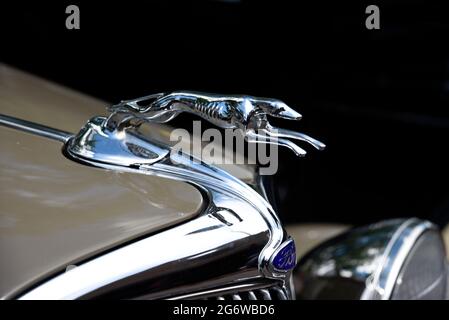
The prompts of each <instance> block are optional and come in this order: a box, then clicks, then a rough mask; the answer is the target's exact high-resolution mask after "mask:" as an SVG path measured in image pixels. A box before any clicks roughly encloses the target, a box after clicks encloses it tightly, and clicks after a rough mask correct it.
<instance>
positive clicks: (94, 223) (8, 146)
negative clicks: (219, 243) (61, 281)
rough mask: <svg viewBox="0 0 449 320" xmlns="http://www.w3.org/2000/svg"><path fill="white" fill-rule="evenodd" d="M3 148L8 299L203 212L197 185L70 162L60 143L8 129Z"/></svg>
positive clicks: (0, 266) (0, 234)
mask: <svg viewBox="0 0 449 320" xmlns="http://www.w3.org/2000/svg"><path fill="white" fill-rule="evenodd" d="M0 145H1V155H0V257H1V259H0V296H1V295H4V294H6V293H9V292H12V291H14V290H15V289H17V288H19V287H20V286H23V285H24V284H26V283H30V282H32V281H34V280H37V279H39V278H41V277H43V276H45V275H46V274H49V273H51V272H52V271H56V270H61V269H65V267H66V266H67V265H69V264H76V262H77V261H79V260H80V259H83V258H85V257H88V256H90V255H92V254H95V253H97V252H99V251H102V250H105V249H107V248H109V247H111V246H116V245H118V244H120V243H122V242H124V241H127V240H130V239H133V238H136V237H138V236H140V235H143V234H149V233H151V232H153V231H155V230H159V229H160V228H162V227H166V226H168V225H173V224H176V223H179V222H181V221H184V220H186V219H188V218H192V217H193V216H195V215H196V214H197V213H198V212H199V211H200V210H201V205H202V203H203V201H202V196H201V194H200V192H199V191H197V189H195V188H194V187H193V186H191V185H189V184H186V183H182V182H176V181H171V180H168V179H163V178H158V177H152V176H144V175H140V174H133V173H123V172H116V171H109V170H103V169H97V168H92V167H87V166H84V165H81V164H78V163H75V162H72V161H68V160H67V159H65V158H64V156H63V155H62V154H61V152H60V149H61V144H60V143H58V142H57V141H52V140H47V139H43V138H41V137H39V136H34V135H30V134H28V133H24V132H21V131H17V130H13V129H9V128H5V127H0ZM148 254H149V255H151V252H149V253H148Z"/></svg>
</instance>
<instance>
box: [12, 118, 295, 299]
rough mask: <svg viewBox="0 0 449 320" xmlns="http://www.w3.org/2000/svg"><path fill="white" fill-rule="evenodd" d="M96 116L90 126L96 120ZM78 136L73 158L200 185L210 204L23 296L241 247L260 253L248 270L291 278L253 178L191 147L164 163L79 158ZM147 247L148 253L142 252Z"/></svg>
mask: <svg viewBox="0 0 449 320" xmlns="http://www.w3.org/2000/svg"><path fill="white" fill-rule="evenodd" d="M93 120H94V119H93ZM93 120H91V121H89V122H88V124H87V125H89V123H92V122H95V121H93ZM82 133H83V130H81V132H80V134H82ZM77 138H79V136H75V137H74V138H73V139H69V140H68V141H67V142H66V144H65V154H66V156H68V157H69V158H70V159H73V160H75V161H77V162H80V163H84V164H87V165H92V166H95V167H99V168H103V169H107V170H114V171H122V172H133V173H138V174H145V175H155V176H159V177H164V178H168V179H174V180H178V181H183V182H187V183H190V184H192V185H195V186H196V187H197V188H198V189H200V190H203V192H204V193H205V194H206V195H207V197H208V198H209V206H208V207H207V209H206V210H205V212H204V213H203V214H202V215H201V216H199V217H198V218H196V219H194V220H191V221H189V222H186V223H184V224H182V225H180V226H177V227H174V228H171V229H169V230H166V231H163V232H160V233H157V234H155V235H152V236H149V237H147V238H145V239H142V240H140V241H136V242H134V243H131V244H129V245H127V246H124V247H122V248H119V249H117V250H114V251H112V252H109V253H106V254H104V255H101V256H99V257H97V258H94V259H92V260H89V261H87V262H85V263H82V264H80V265H78V266H77V267H76V268H73V269H71V270H70V271H67V272H65V273H62V274H60V275H57V276H56V277H54V278H52V279H50V280H48V281H46V282H44V283H42V284H41V285H38V286H37V287H35V288H34V289H32V290H31V291H29V292H27V293H25V294H24V295H22V296H21V297H19V298H20V299H77V298H83V297H86V296H89V295H90V294H93V293H95V292H99V291H101V290H103V288H105V287H111V286H112V287H113V286H114V285H116V284H117V283H118V282H127V283H129V282H130V281H131V282H132V281H133V280H128V279H135V278H139V277H141V276H142V274H146V275H148V274H149V277H150V278H151V277H152V276H154V275H155V274H156V275H158V273H160V272H165V271H161V270H160V269H161V268H160V267H161V266H170V265H171V268H180V267H185V266H187V265H191V264H194V265H198V264H201V263H205V261H208V259H211V258H212V259H213V258H216V259H217V257H220V256H223V254H224V253H226V254H227V255H228V256H232V254H235V252H236V251H237V250H238V249H239V248H242V247H244V248H246V249H245V250H248V253H247V254H246V256H247V257H251V256H254V258H256V257H257V259H256V261H254V262H251V261H246V262H245V263H246V264H247V265H246V266H245V267H248V268H249V270H254V271H253V272H252V274H251V277H261V276H262V277H266V278H272V279H278V280H281V281H286V280H287V279H288V276H289V275H290V273H289V272H283V271H279V270H275V269H274V268H273V267H272V263H271V262H272V261H271V260H272V259H273V256H274V255H275V254H276V253H277V252H278V250H279V248H280V247H281V245H282V244H283V241H284V240H285V239H286V234H285V232H284V230H283V229H282V226H281V223H280V221H279V218H278V217H277V215H276V213H275V212H274V210H273V208H272V207H271V205H270V204H269V203H268V202H267V201H266V200H265V199H264V198H263V197H262V196H261V195H260V194H258V193H257V192H256V191H255V190H253V189H251V188H250V187H249V186H248V185H246V184H245V183H243V182H242V181H240V180H239V179H237V178H235V177H233V176H232V175H230V174H228V173H227V172H225V171H223V170H221V169H219V168H217V167H214V166H210V165H207V164H206V163H204V162H200V161H199V160H198V159H194V158H192V157H191V156H189V155H186V154H172V155H169V154H167V156H165V157H164V158H162V159H161V160H160V161H159V162H156V163H152V164H142V165H139V166H125V165H123V166H121V165H115V164H108V163H103V162H99V161H96V160H92V159H88V158H84V157H80V156H79V155H78V154H74V153H72V152H71V143H72V142H73V141H75V140H77ZM167 148H169V147H168V146H167ZM145 253H148V254H149V255H151V256H150V257H149V258H145V255H144V254H145ZM206 258H207V259H206ZM173 264H176V266H175V267H173ZM163 269H164V270H167V269H170V268H165V267H164V268H163ZM230 271H231V270H229V272H230ZM232 271H233V272H235V271H237V270H232ZM239 280H244V279H239ZM205 289H207V288H205Z"/></svg>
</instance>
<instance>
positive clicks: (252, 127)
mask: <svg viewBox="0 0 449 320" xmlns="http://www.w3.org/2000/svg"><path fill="white" fill-rule="evenodd" d="M109 111H111V112H112V115H111V116H110V117H109V118H108V120H107V122H106V128H107V129H108V130H109V131H110V132H113V131H116V130H120V129H121V128H124V127H129V126H130V125H133V126H136V125H138V124H139V123H142V122H143V121H151V122H157V123H166V122H169V121H170V120H172V119H174V118H175V117H176V116H177V115H179V114H180V113H183V112H187V113H191V114H195V115H197V116H199V117H201V118H203V119H205V120H207V121H209V122H210V123H212V124H214V125H216V126H217V127H220V128H223V129H238V130H241V132H242V134H243V136H244V138H245V139H246V141H247V142H248V143H265V144H275V145H279V146H284V147H287V148H289V149H291V150H292V151H293V152H294V153H295V154H296V155H297V156H305V155H306V151H305V150H304V149H303V148H301V147H299V146H298V145H296V144H295V143H293V142H291V141H290V140H288V139H294V140H299V141H303V142H306V143H309V144H311V145H312V146H313V147H315V148H316V149H318V150H322V149H324V148H325V145H324V144H323V143H322V142H320V141H318V140H316V139H314V138H312V137H310V136H308V135H306V134H304V133H300V132H296V131H292V130H287V129H282V128H276V127H273V126H272V125H270V123H269V121H268V118H267V116H273V117H277V118H282V119H288V120H300V119H301V115H300V114H299V113H298V112H296V111H295V110H293V109H292V108H290V107H289V106H287V105H286V104H285V103H284V102H282V101H280V100H276V99H271V98H257V97H252V96H243V95H232V96H229V95H214V94H206V93H198V92H189V91H176V92H172V93H167V94H165V93H157V94H153V95H149V96H145V97H141V98H137V99H133V100H125V101H122V102H120V103H119V104H116V105H113V106H111V107H109Z"/></svg>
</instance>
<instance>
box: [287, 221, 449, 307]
mask: <svg viewBox="0 0 449 320" xmlns="http://www.w3.org/2000/svg"><path fill="white" fill-rule="evenodd" d="M295 276H296V277H298V278H299V280H300V281H299V282H300V284H301V285H300V286H299V289H298V292H297V296H298V298H303V299H364V300H386V299H445V298H446V291H447V260H446V254H445V248H444V243H443V240H442V238H441V236H440V233H439V231H438V229H437V228H436V227H435V226H434V225H433V224H432V223H430V222H428V221H422V220H419V219H407V220H404V219H395V220H387V221H382V222H380V223H376V224H372V225H369V226H365V227H360V228H355V229H352V230H350V231H348V232H346V233H344V234H342V235H340V236H338V237H335V238H333V239H331V240H329V241H327V242H325V243H324V244H322V245H321V246H319V247H318V248H316V249H314V250H312V251H311V252H310V253H309V254H308V255H306V256H305V257H304V258H303V259H302V260H301V261H300V263H299V265H298V267H297V269H296V270H295Z"/></svg>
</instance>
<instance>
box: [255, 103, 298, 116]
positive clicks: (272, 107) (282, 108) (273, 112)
mask: <svg viewBox="0 0 449 320" xmlns="http://www.w3.org/2000/svg"><path fill="white" fill-rule="evenodd" d="M255 104H256V105H257V106H258V107H259V108H260V109H262V110H263V111H264V112H265V113H266V114H267V115H269V116H272V117H277V118H282V119H288V120H301V118H302V116H301V114H300V113H298V112H296V111H295V110H293V109H292V108H290V107H289V106H288V105H287V104H285V103H284V102H282V101H280V100H267V101H265V100H260V101H257V100H256V101H255Z"/></svg>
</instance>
